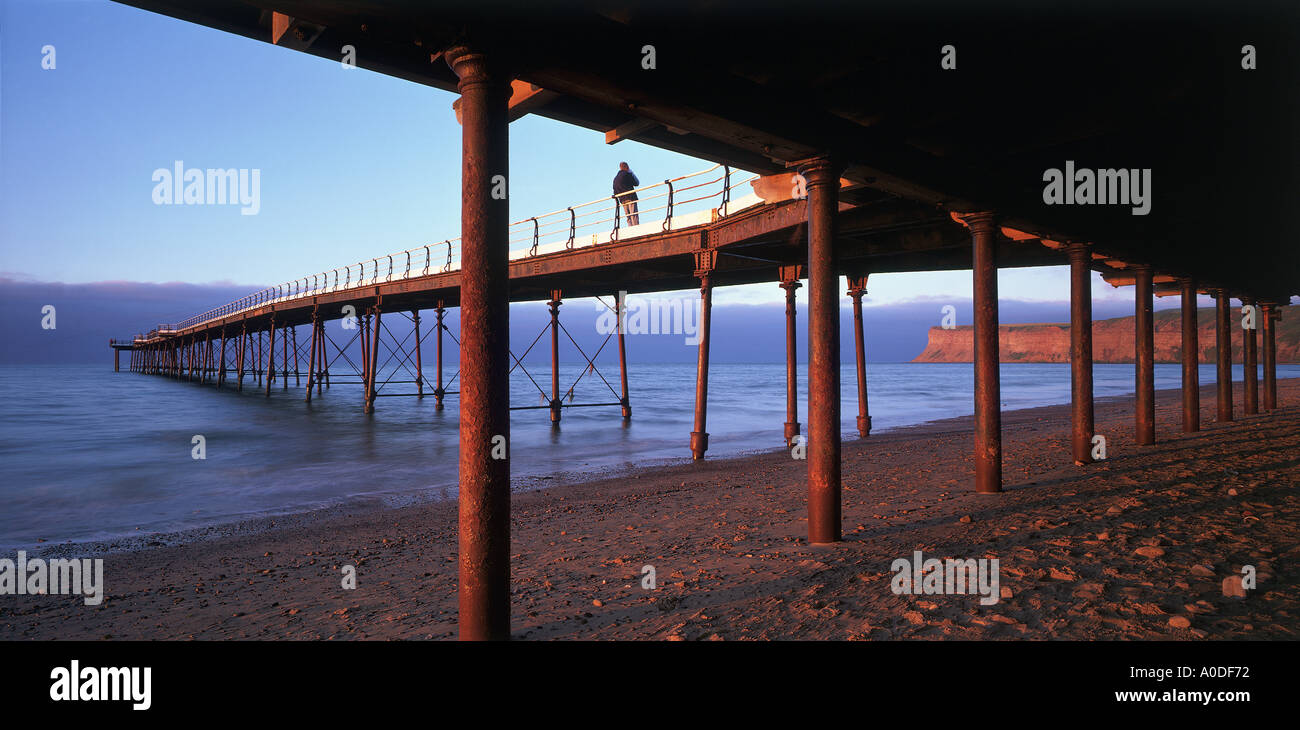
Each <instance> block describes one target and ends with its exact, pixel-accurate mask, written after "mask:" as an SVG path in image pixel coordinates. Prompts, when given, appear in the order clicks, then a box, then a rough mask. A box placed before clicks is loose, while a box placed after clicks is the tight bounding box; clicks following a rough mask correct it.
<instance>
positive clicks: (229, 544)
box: [0, 380, 1300, 640]
mask: <svg viewBox="0 0 1300 730" xmlns="http://www.w3.org/2000/svg"><path fill="white" fill-rule="evenodd" d="M1278 397H1279V405H1280V406H1281V407H1280V409H1279V410H1278V411H1275V412H1273V413H1271V414H1261V415H1258V416H1249V417H1247V416H1245V415H1244V414H1242V413H1241V412H1240V409H1241V391H1240V384H1238V390H1237V400H1236V402H1237V408H1238V413H1237V416H1238V420H1237V421H1236V422H1234V423H1231V424H1217V423H1214V392H1213V388H1212V387H1210V388H1205V389H1203V390H1202V395H1201V398H1202V400H1201V403H1202V416H1201V417H1202V423H1203V424H1204V428H1203V430H1202V431H1201V432H1200V433H1197V434H1186V435H1185V434H1182V433H1180V421H1179V419H1180V415H1181V411H1180V408H1181V407H1180V403H1179V393H1178V392H1177V391H1161V392H1159V393H1158V396H1157V428H1158V430H1157V438H1158V443H1157V444H1156V445H1155V446H1152V447H1144V448H1141V449H1138V448H1136V447H1135V446H1134V445H1133V443H1132V431H1133V406H1132V401H1131V399H1128V398H1124V399H1116V400H1112V401H1106V402H1098V404H1097V432H1098V433H1100V434H1103V435H1105V436H1106V438H1107V442H1108V444H1107V446H1108V452H1109V453H1108V456H1109V458H1108V459H1107V460H1106V461H1104V462H1100V463H1097V464H1094V465H1091V466H1087V467H1078V466H1075V465H1074V464H1073V463H1072V461H1071V459H1070V457H1069V443H1068V435H1069V431H1068V428H1069V426H1068V424H1069V408H1068V406H1052V407H1045V408H1034V409H1027V410H1022V411H1011V412H1007V413H1005V414H1004V415H1003V419H1004V420H1003V426H1004V436H1003V438H1004V450H1005V458H1004V475H1005V483H1006V492H1005V493H1003V494H1001V495H977V494H975V493H974V492H973V491H972V490H973V486H972V481H973V480H972V458H971V456H972V454H971V452H972V447H971V435H970V419H969V418H963V419H952V420H948V421H941V422H936V423H930V424H926V425H924V426H919V427H913V428H906V429H900V430H897V431H893V432H888V433H879V434H874V435H872V436H871V437H869V438H867V439H862V440H848V441H845V443H844V457H843V470H844V499H843V503H844V520H843V524H844V541H843V542H842V543H839V544H836V545H832V546H810V545H809V544H808V543H807V541H806V522H805V497H806V494H805V472H806V463H805V462H803V461H796V460H794V459H792V458H791V457H790V456H789V454H788V453H787V452H783V451H780V452H774V453H769V454H762V455H758V456H748V457H740V458H735V459H708V460H705V461H704V462H702V463H698V464H682V465H677V466H672V467H668V468H658V469H655V470H653V471H641V472H637V473H634V474H631V475H619V476H617V477H613V478H607V479H602V480H597V481H591V482H586V483H580V484H577V483H575V484H559V485H556V486H554V487H551V488H548V489H545V490H541V491H530V492H524V493H520V494H517V495H516V496H515V498H514V503H513V522H512V535H513V550H512V553H513V558H512V563H513V573H512V583H513V619H512V627H513V635H514V637H515V638H518V639H624V640H634V639H651V640H698V639H712V640H719V639H721V640H737V639H946V638H955V639H1287V638H1291V639H1294V638H1297V634H1298V633H1300V629H1297V621H1296V615H1297V614H1298V613H1300V593H1298V591H1297V582H1298V579H1300V573H1297V568H1296V566H1297V563H1298V561H1297V558H1300V520H1298V519H1297V517H1298V516H1300V494H1298V493H1297V490H1296V487H1297V485H1298V484H1300V380H1281V381H1279V383H1278ZM683 436H684V435H683ZM153 542H165V541H160V540H155V541H153ZM140 544H142V545H143V547H141V548H139V549H133V550H126V551H123V550H120V549H118V548H120V546H117V547H115V546H113V545H110V546H108V548H109V550H110V552H107V553H106V554H105V555H104V559H105V563H104V577H105V584H106V586H105V592H106V598H105V600H104V602H103V603H102V605H100V606H96V607H92V606H86V605H84V604H83V602H82V600H81V599H80V598H79V597H70V596H2V597H0V639H3V640H12V639H40V640H47V639H365V638H369V639H451V638H454V637H455V636H456V550H457V543H456V505H455V504H454V503H432V504H421V505H414V506H408V507H402V508H397V509H388V510H368V511H362V510H353V511H348V510H333V511H329V512H321V513H313V514H310V515H304V516H299V517H296V518H280V519H275V520H266V521H264V522H263V523H260V524H259V525H258V526H257V529H252V528H249V527H247V526H245V528H242V529H234V528H231V529H223V530H215V531H210V534H208V535H207V536H206V537H205V538H204V539H201V540H197V541H193V542H190V543H188V544H183V545H166V544H164V545H162V546H149V545H148V541H145V542H143V543H140ZM78 550H81V551H83V552H84V549H83V548H77V549H76V550H74V551H72V552H70V553H68V555H69V556H79V555H82V554H83V552H77V551H78ZM917 550H921V551H923V552H924V553H925V555H926V556H927V557H930V556H933V557H940V558H948V557H951V558H962V559H965V558H982V557H988V558H998V559H999V561H1000V565H1001V589H1002V590H1001V595H1002V597H1001V600H1000V601H999V602H998V603H996V604H994V605H989V606H984V605H980V603H979V601H978V597H977V596H970V595H921V596H911V595H895V594H894V593H893V592H892V591H891V590H890V582H891V581H890V579H891V578H892V576H893V573H892V572H891V571H890V565H891V563H892V562H893V561H894V560H895V559H898V558H910V557H911V556H912V554H913V552H914V551H917ZM346 565H353V566H356V581H357V587H356V588H355V589H354V590H345V589H343V588H342V586H341V581H342V578H343V573H342V570H341V568H342V566H346ZM647 565H649V566H653V567H654V572H655V575H656V578H657V586H656V588H655V589H654V590H647V589H645V588H643V587H642V583H641V580H642V570H643V566H647ZM1242 565H1253V566H1255V568H1256V570H1257V577H1258V587H1257V588H1256V589H1254V590H1253V591H1250V592H1249V594H1248V595H1247V596H1246V597H1245V598H1230V597H1225V596H1224V595H1223V591H1222V587H1221V584H1222V581H1223V579H1224V578H1225V577H1228V576H1230V575H1234V574H1237V575H1239V574H1240V573H1239V571H1240V569H1241V566H1242Z"/></svg>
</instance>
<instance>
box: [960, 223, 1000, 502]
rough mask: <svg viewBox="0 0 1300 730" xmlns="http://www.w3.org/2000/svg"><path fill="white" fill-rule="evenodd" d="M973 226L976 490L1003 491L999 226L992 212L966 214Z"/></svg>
mask: <svg viewBox="0 0 1300 730" xmlns="http://www.w3.org/2000/svg"><path fill="white" fill-rule="evenodd" d="M963 220H964V221H965V222H966V225H968V226H970V230H971V239H972V247H973V252H972V257H971V263H972V267H973V269H974V272H973V273H974V285H975V291H974V306H975V491H976V492H978V493H980V494H994V493H997V492H1001V491H1002V410H1001V408H1002V386H1001V380H1000V378H1001V373H1000V372H999V359H998V264H997V248H998V244H997V236H998V226H997V224H996V223H995V221H994V215H993V213H989V212H981V213H971V214H969V215H966V216H964V217H963Z"/></svg>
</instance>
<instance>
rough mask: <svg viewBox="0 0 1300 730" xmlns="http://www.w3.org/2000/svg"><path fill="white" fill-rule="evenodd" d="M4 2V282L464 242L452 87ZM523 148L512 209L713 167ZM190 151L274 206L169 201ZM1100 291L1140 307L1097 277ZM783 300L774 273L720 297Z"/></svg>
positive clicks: (197, 32)
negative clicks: (237, 174)
mask: <svg viewBox="0 0 1300 730" xmlns="http://www.w3.org/2000/svg"><path fill="white" fill-rule="evenodd" d="M2 7H3V11H2V12H3V15H2V16H0V44H2V46H0V241H2V243H3V251H4V254H3V261H2V262H0V275H4V276H7V277H10V278H13V279H19V280H30V281H44V282H65V283H89V282H100V281H136V282H153V283H161V282H189V283H233V284H237V285H248V286H249V287H250V288H252V287H255V286H261V285H267V284H275V283H279V282H281V281H285V280H288V279H292V278H297V277H300V276H302V275H304V274H308V273H311V272H314V271H320V270H322V269H324V268H332V267H334V266H340V265H345V264H348V263H351V262H356V261H358V260H360V259H368V258H370V257H373V256H378V255H381V254H386V253H389V252H392V251H398V250H402V249H406V248H409V247H413V246H417V245H422V244H424V243H428V242H430V241H441V240H443V239H446V238H451V237H455V236H457V235H459V231H460V223H459V209H460V199H459V188H460V180H459V177H460V175H459V171H460V164H459V155H460V128H459V126H458V125H457V123H456V120H455V116H454V114H453V112H452V108H451V104H452V101H453V100H454V98H455V95H453V94H450V93H447V92H443V91H439V90H436V89H431V88H429V87H425V86H420V85H417V84H413V83H410V82H407V81H402V80H398V79H393V78H389V77H386V76H383V75H379V74H375V73H371V72H369V71H365V70H363V69H344V68H342V66H341V65H340V64H339V63H336V62H331V61H328V60H325V59H320V58H317V57H315V56H310V55H307V54H303V53H298V52H294V51H290V50H286V49H283V48H277V47H275V46H272V45H269V44H267V43H262V42H259V41H253V40H249V39H245V38H242V37H239V36H234V35H230V34H226V33H222V32H220V31H215V30H211V29H207V28H203V27H200V26H196V25H191V24H188V23H184V22H181V21H178V20H173V19H170V18H166V17H163V16H159V15H154V14H152V13H148V12H144V11H141V10H137V9H135V8H129V7H125V6H121V5H117V4H114V3H110V2H105V1H100V0H76V1H74V0H40V1H39V2H36V1H32V0H6V2H5V3H4V4H3V6H2ZM46 45H51V46H54V49H55V54H56V55H55V59H56V64H57V67H56V68H55V69H53V70H44V69H42V67H41V61H42V55H43V54H42V48H43V47H44V46H46ZM511 145H512V148H511V174H510V178H511V186H510V187H511V211H512V218H514V219H522V218H526V217H528V216H529V215H532V214H534V213H539V212H545V211H550V210H554V209H556V208H563V207H564V206H566V205H569V204H572V203H574V202H578V201H586V200H591V199H593V198H598V197H601V196H604V195H608V194H609V190H608V188H609V181H610V178H611V177H612V176H613V173H614V171H615V169H616V166H617V163H618V162H619V161H620V160H627V161H629V162H630V163H631V164H632V167H633V169H634V170H636V172H637V173H638V175H639V176H640V177H641V179H642V180H643V181H650V180H662V179H664V178H667V177H675V176H677V175H681V174H684V173H687V172H693V171H696V170H700V169H703V168H705V167H708V166H710V164H711V163H707V162H703V161H700V160H696V159H693V158H690V157H686V156H683V155H678V154H675V153H671V152H665V151H661V150H657V149H654V148H651V147H647V146H644V145H640V144H638V143H635V142H622V143H620V144H618V145H615V146H608V145H606V144H605V143H604V139H603V137H602V135H601V134H600V133H598V132H594V131H590V130H586V129H581V128H578V127H573V126H569V125H565V124H562V123H559V122H554V121H550V120H547V119H542V118H539V117H533V116H528V117H524V118H523V119H520V120H519V121H517V122H515V123H514V124H513V125H512V126H511ZM176 160H183V161H184V164H185V166H186V167H194V168H250V169H258V170H260V171H261V173H260V175H261V210H260V212H259V213H258V214H257V215H248V216H246V215H241V214H240V212H239V208H238V207H237V206H180V205H178V206H166V205H155V204H154V203H153V201H152V198H151V195H152V191H153V189H154V182H153V180H152V174H153V171H154V170H155V169H158V168H171V167H172V165H173V164H174V162H175V161H176ZM1067 274H1068V272H1067V269H1065V268H1064V267H1050V268H1042V269H1028V270H1009V271H1003V272H1001V274H1000V288H1001V292H1002V296H1003V297H1004V298H1015V299H1020V300H1024V301H1030V302H1049V301H1050V302H1060V301H1064V300H1066V299H1068V292H1069V289H1068V286H1069V284H1068V278H1067ZM869 288H870V293H869V295H868V300H867V303H868V305H875V306H879V305H889V304H897V303H900V302H908V301H913V300H917V299H928V298H934V299H935V300H936V301H945V302H946V301H950V300H952V299H961V300H969V298H970V296H971V275H970V273H969V272H965V271H959V272H942V273H923V274H890V275H878V276H874V277H872V279H871V283H870V287H869ZM802 294H803V292H801V295H802ZM1094 295H1095V296H1096V297H1097V298H1098V299H1100V300H1112V301H1132V290H1131V288H1130V289H1123V290H1114V289H1112V288H1111V287H1110V286H1108V285H1106V284H1104V283H1103V282H1101V280H1100V278H1099V277H1097V278H1096V279H1095V282H1094ZM781 297H782V292H781V290H780V289H779V288H778V287H777V286H776V284H775V283H773V284H771V285H754V286H747V287H731V288H726V289H721V290H719V291H718V292H717V294H716V295H715V301H716V302H717V303H718V304H719V305H726V304H729V303H753V304H760V303H775V302H779V301H781ZM1208 303H1209V300H1208V299H1203V300H1202V306H1205V305H1207V304H1208ZM213 304H219V302H214V303H213ZM1175 304H1176V301H1175V300H1174V299H1167V300H1162V301H1159V302H1158V303H1157V306H1158V307H1161V308H1163V307H1165V306H1173V305H1175Z"/></svg>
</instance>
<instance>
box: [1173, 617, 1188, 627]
mask: <svg viewBox="0 0 1300 730" xmlns="http://www.w3.org/2000/svg"><path fill="white" fill-rule="evenodd" d="M1169 625H1170V626H1172V627H1173V628H1175V629H1188V628H1191V626H1192V622H1191V621H1189V620H1188V618H1187V617H1186V616H1171V617H1170V618H1169Z"/></svg>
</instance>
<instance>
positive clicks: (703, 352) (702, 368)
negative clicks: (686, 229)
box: [691, 270, 713, 461]
mask: <svg viewBox="0 0 1300 730" xmlns="http://www.w3.org/2000/svg"><path fill="white" fill-rule="evenodd" d="M696 275H697V276H699V278H700V333H699V335H700V344H699V345H698V346H697V347H698V352H697V355H698V359H697V360H696V362H695V430H693V431H691V458H692V459H695V460H697V461H698V460H700V459H703V458H704V452H705V451H708V450H709V432H708V407H709V333H710V331H711V321H712V314H713V281H712V280H711V279H710V278H709V270H705V271H697V272H696Z"/></svg>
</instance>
